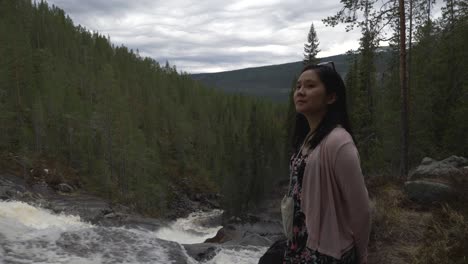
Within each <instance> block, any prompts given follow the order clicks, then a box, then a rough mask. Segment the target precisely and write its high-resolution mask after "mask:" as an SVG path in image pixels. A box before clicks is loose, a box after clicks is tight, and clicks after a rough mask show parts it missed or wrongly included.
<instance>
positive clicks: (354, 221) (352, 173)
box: [334, 142, 371, 263]
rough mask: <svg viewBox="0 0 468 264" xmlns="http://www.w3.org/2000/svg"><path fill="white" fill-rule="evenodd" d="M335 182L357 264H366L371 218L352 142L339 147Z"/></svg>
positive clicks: (357, 158) (356, 154)
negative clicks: (352, 240) (352, 239)
mask: <svg viewBox="0 0 468 264" xmlns="http://www.w3.org/2000/svg"><path fill="white" fill-rule="evenodd" d="M334 169H335V175H336V181H337V183H338V185H339V187H340V190H341V193H342V197H343V200H344V202H343V204H342V206H343V207H345V208H343V209H344V211H345V212H346V214H347V217H348V219H349V221H350V227H351V232H352V234H353V238H354V242H355V246H356V250H357V254H358V258H359V263H367V246H368V243H369V236H370V228H371V219H370V218H371V217H370V206H369V196H368V193H367V189H366V185H365V182H364V177H363V175H362V171H361V166H360V161H359V154H358V151H357V149H356V146H355V145H354V143H353V142H348V143H346V144H344V145H343V146H341V147H340V148H339V150H338V152H337V154H336V159H335V166H334Z"/></svg>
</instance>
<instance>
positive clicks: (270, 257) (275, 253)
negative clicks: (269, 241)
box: [258, 239, 286, 264]
mask: <svg viewBox="0 0 468 264" xmlns="http://www.w3.org/2000/svg"><path fill="white" fill-rule="evenodd" d="M285 249H286V240H285V239H281V240H278V241H276V242H275V243H273V245H271V247H270V248H268V250H267V252H265V254H264V255H263V256H262V257H261V258H260V260H259V261H258V264H282V263H283V256H284V251H285Z"/></svg>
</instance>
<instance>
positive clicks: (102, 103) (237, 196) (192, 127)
mask: <svg viewBox="0 0 468 264" xmlns="http://www.w3.org/2000/svg"><path fill="white" fill-rule="evenodd" d="M0 36H1V37H0V58H1V59H0V152H1V153H2V155H3V156H8V157H11V156H13V157H19V158H18V159H19V160H21V161H22V162H21V163H22V165H23V166H24V167H25V169H28V170H29V169H30V168H32V167H34V166H35V165H34V164H38V163H40V162H43V163H47V161H49V163H50V161H53V163H54V164H55V163H59V164H62V165H63V166H65V167H69V168H71V169H72V170H73V171H74V174H75V175H78V176H77V177H78V178H79V179H78V181H79V183H80V184H82V185H83V186H84V188H85V189H87V190H90V191H92V192H94V193H97V194H100V195H101V196H104V197H107V198H111V199H113V200H117V201H121V202H125V203H127V204H131V205H133V206H135V207H137V208H139V209H140V210H142V211H145V212H149V213H152V214H153V215H160V214H162V213H164V211H165V209H166V208H167V207H168V206H169V205H170V203H171V201H173V200H174V199H175V198H177V197H174V196H176V195H177V189H179V190H178V191H179V192H180V191H183V192H200V193H214V192H220V193H221V194H223V197H224V199H223V203H224V207H225V208H226V209H228V210H232V211H233V212H239V211H241V210H244V209H245V208H247V207H248V206H251V205H252V204H254V203H255V202H256V201H257V200H258V199H259V198H260V197H261V196H262V195H263V193H264V191H266V190H267V189H268V188H269V186H270V185H271V183H272V179H273V178H276V177H278V176H279V175H281V174H282V173H283V172H284V166H283V163H282V162H280V161H282V160H285V158H284V157H283V153H282V150H283V149H284V140H283V139H284V135H283V133H282V131H283V119H284V118H283V113H284V110H283V108H282V107H281V106H277V105H274V104H272V103H269V102H265V101H261V100H258V99H252V98H248V97H245V96H240V95H225V94H223V93H221V92H219V91H215V90H212V89H207V88H205V87H203V86H202V85H201V84H199V83H198V82H196V81H193V80H192V79H191V78H190V77H189V76H188V75H186V74H178V73H177V71H176V69H175V67H171V66H169V65H167V64H166V65H165V66H161V65H160V64H159V63H158V62H156V61H154V60H152V59H150V58H142V57H140V56H139V55H138V52H135V51H133V50H128V49H127V48H126V47H124V46H114V45H112V44H111V42H110V39H109V38H108V37H105V36H102V35H100V34H99V33H96V32H90V31H88V30H87V29H85V28H83V27H81V26H75V25H74V24H73V21H72V20H71V19H70V18H69V17H68V16H67V15H66V14H65V13H64V12H63V11H62V10H61V9H59V8H57V7H50V6H48V5H47V3H45V2H42V1H41V2H40V3H34V4H33V3H31V1H30V0H0ZM48 165H49V164H42V165H40V166H42V167H44V168H47V166H48ZM63 166H62V167H63ZM50 169H52V168H50ZM55 173H56V174H57V175H56V177H59V178H60V179H58V180H61V181H64V180H66V178H67V177H68V176H67V175H66V173H65V170H62V171H55ZM174 190H175V191H174Z"/></svg>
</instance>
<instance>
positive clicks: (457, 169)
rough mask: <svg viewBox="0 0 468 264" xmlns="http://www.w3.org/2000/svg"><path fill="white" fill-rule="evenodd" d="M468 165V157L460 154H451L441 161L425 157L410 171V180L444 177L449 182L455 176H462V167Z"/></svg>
mask: <svg viewBox="0 0 468 264" xmlns="http://www.w3.org/2000/svg"><path fill="white" fill-rule="evenodd" d="M467 165H468V159H466V158H464V157H459V156H450V157H448V158H446V159H444V160H441V161H436V160H434V159H431V158H429V157H425V158H424V159H423V160H422V161H421V164H420V165H419V166H418V167H416V168H415V169H414V170H413V171H411V172H410V175H409V180H412V181H414V180H418V179H439V180H440V179H444V180H445V181H447V182H448V181H450V180H451V179H452V178H453V177H461V176H462V174H463V173H462V168H463V167H464V166H467Z"/></svg>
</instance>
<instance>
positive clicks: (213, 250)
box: [183, 243, 220, 262]
mask: <svg viewBox="0 0 468 264" xmlns="http://www.w3.org/2000/svg"><path fill="white" fill-rule="evenodd" d="M183 246H184V248H185V250H186V251H187V255H189V256H190V257H192V258H193V259H195V260H196V261H199V262H206V261H209V260H211V259H212V258H214V257H215V256H216V254H218V252H219V250H220V248H219V246H217V245H216V244H212V243H201V244H184V245H183Z"/></svg>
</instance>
